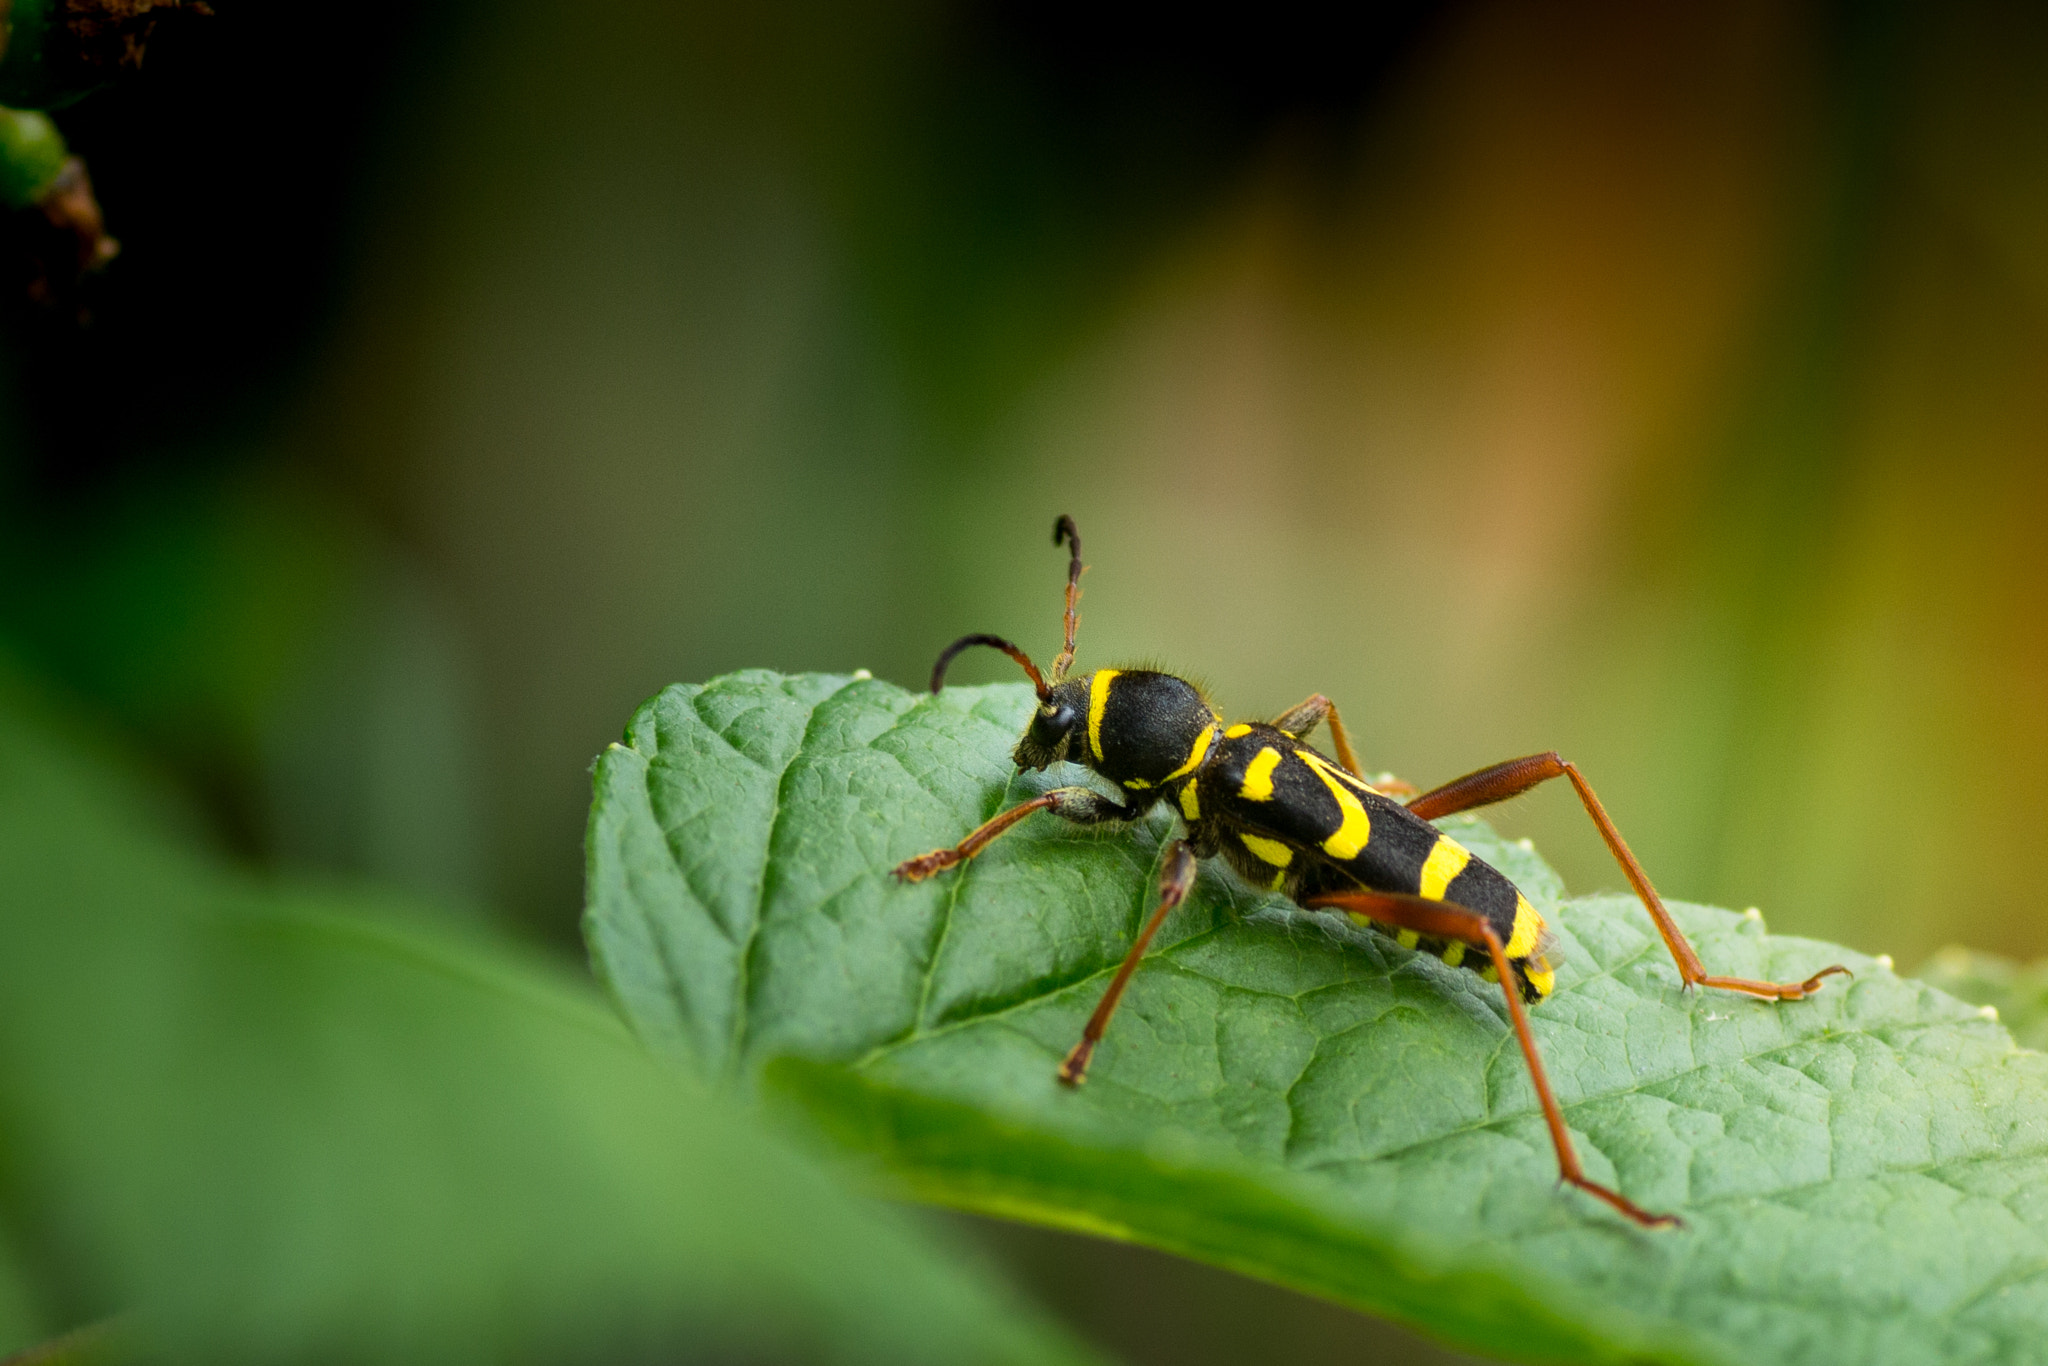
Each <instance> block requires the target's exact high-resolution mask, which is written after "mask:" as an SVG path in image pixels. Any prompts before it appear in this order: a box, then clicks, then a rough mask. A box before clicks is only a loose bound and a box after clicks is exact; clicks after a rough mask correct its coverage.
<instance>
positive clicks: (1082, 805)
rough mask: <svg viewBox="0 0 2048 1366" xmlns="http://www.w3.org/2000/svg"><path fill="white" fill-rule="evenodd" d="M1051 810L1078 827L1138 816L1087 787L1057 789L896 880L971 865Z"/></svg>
mask: <svg viewBox="0 0 2048 1366" xmlns="http://www.w3.org/2000/svg"><path fill="white" fill-rule="evenodd" d="M1046 810H1050V811H1052V812H1053V813H1054V814H1056V815H1058V816H1059V817H1060V818H1061V819H1063V820H1070V821H1072V822H1074V823H1075V824H1076V825H1100V824H1101V823H1103V822H1104V821H1127V820H1130V819H1131V818H1132V817H1133V816H1134V815H1135V814H1136V813H1135V812H1133V811H1132V810H1131V809H1130V808H1129V807H1127V806H1124V805H1122V804H1121V803H1118V802H1116V801H1113V800H1111V799H1110V798H1108V797H1105V796H1103V795H1102V794H1101V793H1100V792H1097V791H1095V790H1094V789H1092V788H1086V787H1056V788H1054V789H1053V790H1052V791H1050V792H1047V793H1045V794H1043V795H1042V796H1037V797H1033V798H1032V799H1031V800H1030V801H1028V802H1022V803H1019V804H1018V805H1016V806H1013V807H1011V808H1010V809H1009V810H1008V811H1005V812H1003V813H1002V814H1000V815H998V816H997V817H996V818H995V819H994V820H991V821H987V822H985V823H983V824H982V825H980V826H977V827H976V828H975V830H974V833H973V834H971V835H969V836H968V837H967V838H966V839H964V840H961V841H960V842H959V843H958V844H956V845H954V846H953V847H952V848H951V849H934V850H932V851H931V852H930V853H929V854H919V855H918V856H917V857H916V858H912V859H905V860H903V862H901V863H899V864H897V865H896V869H895V872H896V876H897V877H898V878H900V879H902V880H903V881H905V882H922V881H924V880H925V879H926V878H928V877H930V876H931V875H932V874H933V873H942V872H944V871H945V870H946V869H948V868H951V867H954V866H955V865H957V864H962V863H965V862H967V860H969V859H971V858H973V857H974V856H975V855H976V854H978V853H980V852H981V851H982V850H983V849H985V848H987V847H988V844H989V842H990V841H992V840H993V839H995V837H996V836H998V835H1000V834H1002V833H1003V832H1004V831H1005V830H1008V829H1009V828H1010V827H1011V826H1013V825H1015V824H1016V823H1017V822H1018V821H1021V820H1023V819H1024V818H1025V817H1026V816H1028V815H1030V814H1031V813H1032V812H1034V811H1046Z"/></svg>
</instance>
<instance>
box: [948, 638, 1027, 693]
mask: <svg viewBox="0 0 2048 1366" xmlns="http://www.w3.org/2000/svg"><path fill="white" fill-rule="evenodd" d="M976 645H986V646H989V647H990V648H991V649H996V650H1001V651H1002V652H1003V653H1004V654H1006V655H1008V656H1009V657H1010V658H1012V659H1014V660H1016V661H1017V663H1019V664H1020V665H1022V666H1023V668H1024V672H1025V673H1027V674H1029V675H1030V676H1031V686H1032V687H1033V688H1034V689H1035V690H1036V691H1037V693H1038V697H1039V700H1040V701H1043V700H1045V697H1046V695H1047V693H1048V692H1049V691H1050V689H1048V688H1047V687H1046V686H1045V676H1044V675H1042V674H1040V673H1039V672H1038V666H1037V665H1036V664H1033V663H1032V662H1031V656H1030V655H1027V654H1025V653H1024V651H1023V650H1021V649H1020V648H1018V647H1017V646H1015V645H1012V644H1011V643H1010V642H1009V641H1007V640H1004V639H1003V638H1002V637H1001V636H990V635H972V636H962V637H960V639H958V640H956V641H954V642H953V643H952V644H951V645H948V646H947V647H946V648H945V649H944V650H942V651H940V652H939V659H938V662H937V663H936V664H934V665H932V692H933V693H934V694H936V693H937V692H938V691H939V689H940V688H942V687H944V686H945V683H946V666H947V665H949V664H951V663H952V662H953V656H955V655H957V654H959V653H960V652H961V651H962V650H969V649H972V648H974V647H975V646H976Z"/></svg>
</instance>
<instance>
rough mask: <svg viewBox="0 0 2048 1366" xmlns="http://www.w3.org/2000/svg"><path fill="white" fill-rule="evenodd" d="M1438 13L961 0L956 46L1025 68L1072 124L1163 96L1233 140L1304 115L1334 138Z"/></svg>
mask: <svg viewBox="0 0 2048 1366" xmlns="http://www.w3.org/2000/svg"><path fill="white" fill-rule="evenodd" d="M1447 8H1449V6H1447V5H1445V4H1444V3H1442V0H1394V2H1393V3H1386V2H1385V0H1382V3H1377V4H1371V3H1368V4H1357V5H1348V6H1332V7H1330V8H1328V9H1325V8H1323V7H1322V6H1321V5H1305V4H1283V5H1260V6H1254V7H1250V8H1239V9H1217V10H1210V11H1200V10H1190V9H1188V8H1186V7H1185V6H1169V5H1157V4H1135V3H1122V4H1107V5H1102V4H1084V3H1078V0H1064V2H1063V3H1055V4H1031V3H1028V2H1027V0H991V3H988V4H985V5H979V6H970V7H968V9H967V15H968V17H967V21H966V28H967V30H968V44H967V45H968V46H969V47H970V49H978V51H975V52H974V54H973V57H971V58H970V63H969V64H970V65H979V64H984V63H991V62H993V63H1000V64H1013V65H1015V66H1017V67H1019V68H1021V69H1023V70H1026V71H1029V72H1032V73H1034V75H1035V78H1036V81H1037V82H1038V83H1039V84H1041V85H1042V86H1043V88H1044V89H1045V91H1046V93H1047V95H1048V96H1049V97H1055V96H1056V97H1057V98H1058V100H1059V107H1061V108H1062V109H1064V110H1065V111H1066V113H1067V115H1068V116H1069V118H1070V119H1071V121H1072V122H1073V123H1074V125H1075V126H1077V127H1088V126H1093V127H1095V128H1096V129H1097V130H1099V131H1100V132H1108V131H1110V130H1112V129H1113V128H1114V121H1115V119H1116V118H1117V117H1118V116H1119V115H1121V114H1127V113H1128V112H1129V111H1131V110H1132V109H1134V108H1135V107H1136V106H1139V105H1141V104H1144V103H1147V102H1153V101H1160V100H1164V101H1167V102H1170V103H1174V104H1181V105H1185V106H1191V107H1196V108H1206V109H1208V110H1211V111H1213V112H1214V113H1215V114H1218V115H1220V116H1221V118H1222V120H1223V121H1224V122H1226V123H1228V124H1232V125H1235V128H1236V131H1237V133H1238V135H1239V136H1240V137H1254V136H1256V135H1257V134H1258V133H1261V132H1263V131H1265V130H1266V129H1267V128H1269V127H1270V126H1271V125H1272V124H1274V123H1275V122H1281V121H1291V120H1295V119H1300V118H1303V117H1312V118H1316V119H1321V120H1324V121H1327V122H1328V123H1329V125H1330V126H1331V131H1332V132H1335V133H1339V134H1342V133H1345V132H1348V126H1347V125H1348V123H1349V121H1350V119H1351V118H1352V117H1353V116H1354V115H1356V114H1357V113H1358V112H1359V109H1360V108H1361V106H1363V105H1364V104H1365V103H1366V102H1367V101H1368V100H1369V99H1370V98H1371V97H1372V96H1373V95H1374V94H1376V93H1377V92H1378V90H1379V88H1380V85H1381V83H1382V81H1384V80H1385V78H1386V77H1387V75H1388V74H1389V73H1390V72H1391V71H1392V70H1394V69H1395V68H1396V67H1397V66H1398V65H1399V64H1400V62H1401V60H1402V59H1403V58H1405V57H1406V56H1408V55H1409V51H1410V49H1411V47H1412V46H1413V44H1414V42H1415V40H1416V39H1417V38H1418V37H1419V36H1420V35H1421V34H1422V33H1423V32H1424V31H1425V29H1426V28H1427V27H1428V25H1429V23H1430V22H1431V21H1432V20H1434V19H1435V18H1436V17H1437V16H1438V15H1439V14H1441V13H1442V12H1443V11H1444V10H1446V9H1447ZM976 58H978V59H979V60H978V61H977V60H975V59H976Z"/></svg>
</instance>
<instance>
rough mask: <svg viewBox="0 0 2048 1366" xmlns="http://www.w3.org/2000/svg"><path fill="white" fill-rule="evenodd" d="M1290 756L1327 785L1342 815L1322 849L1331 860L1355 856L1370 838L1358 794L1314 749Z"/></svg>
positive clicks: (1370, 832)
mask: <svg viewBox="0 0 2048 1366" xmlns="http://www.w3.org/2000/svg"><path fill="white" fill-rule="evenodd" d="M1294 755H1295V757H1296V758H1298V759H1300V760H1301V761H1302V762H1303V763H1305V764H1307V765H1308V766H1309V769H1310V770H1311V771H1312V772H1313V773H1314V774H1315V775H1316V776H1317V777H1318V778H1321V779H1322V780H1323V786H1325V787H1327V788H1329V789H1330V795H1331V796H1332V797H1335V798H1336V799H1337V810H1338V811H1339V812H1340V813H1341V814H1342V815H1343V818H1344V819H1343V823H1342V824H1340V825H1339V826H1338V827H1337V833H1336V834H1334V835H1331V836H1330V837H1329V838H1328V839H1326V840H1324V841H1323V852H1324V853H1326V854H1328V855H1329V856H1330V857H1331V858H1334V859H1351V858H1357V857H1358V851H1359V850H1361V849H1363V848H1365V845H1366V841H1368V840H1370V839H1371V838H1372V818H1371V817H1370V816H1368V815H1366V814H1365V806H1364V804H1363V803H1361V802H1360V801H1359V800H1358V794H1357V793H1356V792H1354V791H1352V789H1351V785H1350V784H1349V783H1348V782H1346V781H1345V780H1344V779H1343V778H1340V777H1339V776H1337V770H1335V769H1333V768H1331V767H1330V765H1329V764H1328V762H1326V761H1325V760H1324V758H1323V756H1322V755H1320V754H1318V753H1316V752H1315V751H1314V750H1312V749H1298V750H1296V751H1294Z"/></svg>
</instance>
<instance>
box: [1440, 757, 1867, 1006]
mask: <svg viewBox="0 0 2048 1366" xmlns="http://www.w3.org/2000/svg"><path fill="white" fill-rule="evenodd" d="M1558 777H1564V778H1569V779H1571V780H1572V787H1573V788H1574V789H1575V790H1576V791H1577V792H1578V794H1579V800H1580V801H1581V802H1582V803H1584V805H1585V808H1586V814H1587V815H1589V816H1591V817H1592V818H1593V824H1595V825H1597V826H1599V827H1600V837H1601V838H1602V839H1604V840H1606V841H1607V847H1608V848H1609V849H1610V850H1612V851H1613V853H1614V859H1615V862H1617V863H1619V864H1620V865H1621V871H1622V872H1623V873H1624V874H1626V875H1627V877H1628V881H1629V885H1630V886H1631V887H1633V888H1635V889H1636V896H1637V897H1639V898H1640V899H1641V900H1642V903H1643V909H1644V910H1647V911H1648V912H1649V913H1650V919H1652V920H1654V921H1655V922H1657V933H1658V934H1660V935H1662V936H1663V937H1664V947H1666V948H1668V949H1670V950H1671V957H1672V958H1673V960H1675V961H1676V962H1677V964H1678V975H1679V976H1680V977H1682V978H1684V979H1685V984H1686V985H1687V986H1689V987H1718V988H1719V989H1721V990H1722V991H1739V992H1742V993H1743V994H1745V995H1748V996H1758V997H1762V998H1763V999H1764V1000H1767V1001H1797V1000H1801V999H1803V998H1804V997H1807V996H1811V995H1812V994H1813V993H1814V992H1816V991H1819V990H1820V989H1821V985H1822V982H1821V979H1822V978H1825V977H1828V976H1830V975H1832V974H1834V973H1838V972H1839V973H1842V974H1844V975H1850V974H1849V969H1847V968H1845V967H1843V966H1842V965H1841V964H1839V963H1837V964H1835V965H1834V966H1833V967H1826V968H1822V969H1821V970H1820V971H1819V972H1816V973H1815V974H1813V976H1811V977H1809V978H1807V979H1806V980H1805V981H1803V982H1758V981H1754V980H1752V979H1750V978H1747V977H1714V976H1711V975H1709V974H1708V972H1707V969H1706V965H1705V964H1704V963H1702V962H1700V956H1699V955H1698V954H1697V953H1694V952H1693V947H1692V944H1691V942H1690V941H1688V940H1687V939H1686V937H1685V932H1684V931H1683V930H1681V929H1679V928H1678V922H1677V921H1675V920H1673V919H1672V918H1671V912H1670V911H1668V910H1666V909H1664V901H1663V899H1662V898H1661V897H1659V896H1658V895H1657V889H1656V888H1655V887H1652V886H1651V885H1650V877H1649V874H1647V873H1645V872H1644V871H1643V865H1642V864H1640V863H1638V862H1636V856H1635V855H1634V854H1633V853H1631V852H1630V851H1629V847H1628V842H1627V841H1625V840H1623V839H1622V837H1621V832H1620V831H1619V830H1616V829H1615V828H1614V822H1613V821H1611V820H1609V819H1608V817H1607V808H1606V807H1604V806H1602V805H1600V799H1599V798H1598V797H1596V796H1595V795H1593V788H1592V785H1591V784H1590V783H1588V782H1587V781H1586V779H1585V777H1584V776H1583V775H1582V774H1581V773H1580V772H1579V770H1578V768H1577V766H1576V765H1574V764H1572V763H1571V762H1570V761H1569V760H1566V759H1563V758H1560V757H1559V756H1558V753H1557V751H1556V750H1552V751H1550V752H1549V753H1548V754H1532V755H1530V756H1528V757H1527V758H1525V759H1510V760H1508V761H1507V762H1506V763H1504V764H1495V765H1494V766H1493V767H1492V768H1482V769H1480V770H1479V771H1478V772H1477V773H1468V774H1466V775H1465V776H1464V777H1462V778H1456V779H1453V780H1452V781H1450V782H1448V783H1445V784H1444V785H1443V786H1442V787H1439V788H1433V789H1432V790H1430V791H1428V792H1425V793H1423V794H1422V795H1421V796H1420V797H1417V798H1416V799H1415V800H1414V801H1412V802H1410V803H1408V809H1409V810H1410V811H1413V812H1414V813H1415V814H1416V815H1418V816H1420V817H1422V818H1423V819H1424V820H1426V821H1433V820H1435V819H1437V818H1438V817H1439V816H1449V815H1452V814H1454V813H1456V812H1459V811H1470V810H1472V809H1473V808H1475V807H1480V806H1490V805H1492V804H1493V803H1494V802H1504V801H1506V800H1507V799H1508V798H1510V797H1519V796H1520V795H1521V794H1522V793H1524V792H1527V791H1528V790H1529V789H1530V788H1532V787H1535V786H1536V785H1537V784H1538V783H1545V782H1549V781H1550V780H1551V779H1552V778H1558Z"/></svg>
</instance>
